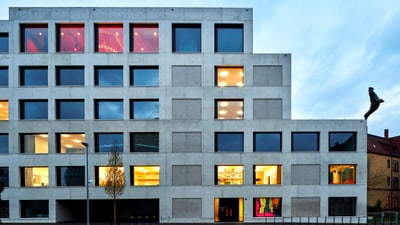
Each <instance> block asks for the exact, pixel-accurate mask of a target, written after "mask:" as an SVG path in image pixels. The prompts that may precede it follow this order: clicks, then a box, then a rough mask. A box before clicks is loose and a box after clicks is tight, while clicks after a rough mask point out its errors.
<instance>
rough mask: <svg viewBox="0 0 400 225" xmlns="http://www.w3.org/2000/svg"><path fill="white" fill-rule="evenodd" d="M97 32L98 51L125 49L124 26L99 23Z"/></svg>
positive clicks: (96, 47) (120, 50)
mask: <svg viewBox="0 0 400 225" xmlns="http://www.w3.org/2000/svg"><path fill="white" fill-rule="evenodd" d="M95 32H96V45H95V50H96V52H122V51H123V50H124V42H123V36H124V35H123V34H124V33H123V26H122V25H118V24H117V25H111V24H107V25H104V24H98V25H96V27H95Z"/></svg>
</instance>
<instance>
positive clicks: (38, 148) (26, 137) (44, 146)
mask: <svg viewBox="0 0 400 225" xmlns="http://www.w3.org/2000/svg"><path fill="white" fill-rule="evenodd" d="M20 141H21V153H31V154H47V153H48V152H49V135H48V134H21V140H20Z"/></svg>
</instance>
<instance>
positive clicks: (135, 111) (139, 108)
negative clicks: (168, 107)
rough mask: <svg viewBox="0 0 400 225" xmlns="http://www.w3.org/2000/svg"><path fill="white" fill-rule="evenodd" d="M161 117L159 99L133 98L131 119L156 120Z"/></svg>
mask: <svg viewBox="0 0 400 225" xmlns="http://www.w3.org/2000/svg"><path fill="white" fill-rule="evenodd" d="M158 118H159V103H158V100H132V101H131V119H137V120H156V119H158Z"/></svg>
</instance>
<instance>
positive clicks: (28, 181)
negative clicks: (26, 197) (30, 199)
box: [21, 167, 49, 187]
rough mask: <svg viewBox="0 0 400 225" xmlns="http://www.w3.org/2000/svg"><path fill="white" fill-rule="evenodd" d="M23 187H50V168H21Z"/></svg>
mask: <svg viewBox="0 0 400 225" xmlns="http://www.w3.org/2000/svg"><path fill="white" fill-rule="evenodd" d="M21 186H22V187H47V186H49V168H47V167H21Z"/></svg>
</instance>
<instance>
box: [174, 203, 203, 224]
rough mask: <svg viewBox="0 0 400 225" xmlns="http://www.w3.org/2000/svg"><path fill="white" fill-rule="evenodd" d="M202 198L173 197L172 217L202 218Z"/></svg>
mask: <svg viewBox="0 0 400 225" xmlns="http://www.w3.org/2000/svg"><path fill="white" fill-rule="evenodd" d="M201 212H202V201H201V198H174V199H172V218H174V219H175V218H201V216H202V213H201Z"/></svg>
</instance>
